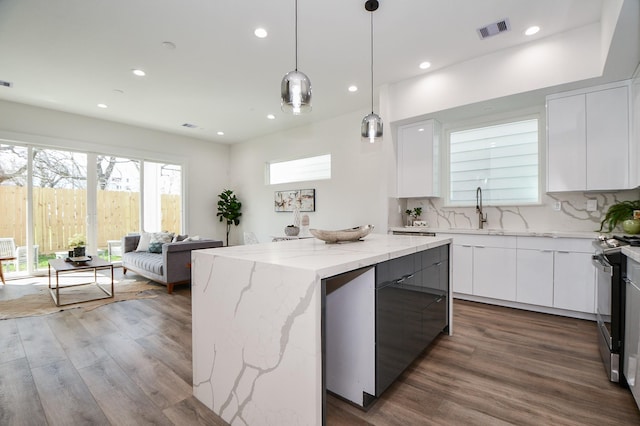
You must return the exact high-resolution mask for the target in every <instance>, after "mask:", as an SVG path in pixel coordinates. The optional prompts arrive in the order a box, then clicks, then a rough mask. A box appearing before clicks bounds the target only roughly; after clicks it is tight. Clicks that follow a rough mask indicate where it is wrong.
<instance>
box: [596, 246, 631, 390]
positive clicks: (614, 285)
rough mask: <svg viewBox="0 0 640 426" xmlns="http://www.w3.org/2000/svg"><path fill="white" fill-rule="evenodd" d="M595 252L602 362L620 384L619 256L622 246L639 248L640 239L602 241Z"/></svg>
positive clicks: (621, 305) (621, 298) (621, 295)
mask: <svg viewBox="0 0 640 426" xmlns="http://www.w3.org/2000/svg"><path fill="white" fill-rule="evenodd" d="M593 245H594V247H595V249H596V251H595V254H594V255H593V265H594V266H595V268H596V271H597V279H596V292H597V300H598V303H597V309H596V317H597V321H598V330H599V333H598V335H599V347H600V355H601V356H602V361H603V362H604V366H605V369H606V371H607V374H608V375H609V380H611V381H612V382H617V383H619V382H621V372H622V360H623V357H622V354H623V349H624V306H625V283H624V275H625V270H626V262H625V261H624V256H623V254H622V252H621V251H622V247H623V246H625V245H633V246H636V245H638V246H640V238H638V237H627V236H622V237H619V236H614V237H611V238H609V237H604V236H601V237H600V238H599V239H597V240H596V241H594V242H593ZM622 382H624V380H622Z"/></svg>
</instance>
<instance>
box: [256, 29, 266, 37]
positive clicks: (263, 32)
mask: <svg viewBox="0 0 640 426" xmlns="http://www.w3.org/2000/svg"><path fill="white" fill-rule="evenodd" d="M253 33H254V34H255V36H256V37H258V38H265V37H266V36H267V30H265V29H264V28H256V30H255V31H254V32H253Z"/></svg>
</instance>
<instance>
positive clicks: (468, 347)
mask: <svg viewBox="0 0 640 426" xmlns="http://www.w3.org/2000/svg"><path fill="white" fill-rule="evenodd" d="M454 312H455V319H454V321H455V322H454V324H455V328H454V332H455V333H454V336H441V337H440V338H439V339H438V341H437V343H436V344H435V345H434V346H433V347H432V348H430V349H428V350H427V351H426V352H425V353H424V354H423V356H422V357H421V358H420V359H418V360H417V361H416V362H415V363H414V364H413V365H412V366H411V367H410V368H409V369H408V370H407V371H406V372H405V373H404V374H403V375H402V377H401V378H400V380H399V381H398V382H397V383H396V384H394V385H393V386H392V387H391V388H390V389H389V390H388V391H387V392H386V393H385V395H383V397H382V398H381V399H380V400H379V401H377V402H376V404H375V405H374V406H373V407H372V408H371V409H370V410H369V411H368V412H363V411H361V410H359V409H357V408H355V407H353V406H351V405H349V404H347V403H345V402H343V401H341V400H339V399H337V398H334V397H332V396H328V397H327V401H328V404H327V405H328V407H327V411H328V416H327V424H329V425H403V426H406V425H431V424H433V425H509V424H516V425H541V424H549V425H551V424H553V425H608V424H615V425H627V424H628V425H638V424H640V412H639V411H638V409H637V408H636V406H635V403H634V401H633V399H632V397H631V394H630V393H629V391H628V390H627V389H623V388H620V387H618V386H616V385H613V384H610V383H609V382H608V381H607V378H606V375H605V373H604V369H603V367H602V363H601V362H600V358H599V354H598V351H597V348H596V345H595V340H596V334H595V333H596V329H595V324H593V323H591V322H588V321H581V320H575V319H568V318H562V317H555V316H550V315H544V314H536V313H530V312H525V311H518V310H513V309H508V308H500V307H495V306H487V305H482V304H476V303H471V302H463V301H455V308H454ZM191 372H192V365H191V299H190V292H189V289H188V288H185V287H184V286H182V287H177V288H176V290H175V292H174V294H173V295H168V294H166V293H161V294H159V295H158V297H156V298H153V299H140V300H130V301H126V302H119V303H113V304H109V305H106V306H102V307H100V308H97V309H94V310H92V311H88V312H84V311H82V310H78V309H72V310H66V311H63V312H59V313H56V314H51V315H46V316H40V317H30V318H22V319H11V320H2V321H0V425H76V424H91V425H100V424H105V425H108V424H111V425H140V424H154V425H156V424H160V425H162V424H167V425H171V424H174V425H223V424H225V423H224V422H223V421H222V420H221V419H220V418H219V417H217V416H216V415H215V414H213V413H211V412H210V411H209V410H208V409H206V408H205V407H204V406H203V405H202V404H201V403H200V402H198V401H197V400H196V399H195V398H193V397H192V396H191V380H192V377H191Z"/></svg>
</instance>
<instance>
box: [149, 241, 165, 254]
mask: <svg viewBox="0 0 640 426" xmlns="http://www.w3.org/2000/svg"><path fill="white" fill-rule="evenodd" d="M162 244H164V243H161V242H154V243H149V253H162Z"/></svg>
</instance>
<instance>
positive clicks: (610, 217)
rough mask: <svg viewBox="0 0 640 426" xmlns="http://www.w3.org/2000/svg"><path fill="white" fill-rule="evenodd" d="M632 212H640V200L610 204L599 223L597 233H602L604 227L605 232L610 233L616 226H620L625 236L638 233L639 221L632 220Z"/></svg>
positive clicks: (639, 228)
mask: <svg viewBox="0 0 640 426" xmlns="http://www.w3.org/2000/svg"><path fill="white" fill-rule="evenodd" d="M634 210H640V200H629V201H620V202H618V203H615V204H612V205H611V206H609V209H608V210H607V213H606V214H605V216H604V219H602V222H600V229H599V230H598V231H602V230H603V229H604V228H605V225H606V228H607V230H606V232H611V231H613V230H614V228H615V227H616V226H618V224H621V225H622V229H623V230H624V232H626V233H627V234H637V233H638V232H640V220H638V219H634V217H633V212H634Z"/></svg>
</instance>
